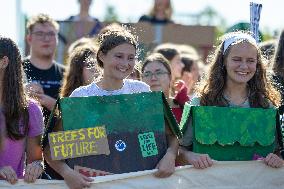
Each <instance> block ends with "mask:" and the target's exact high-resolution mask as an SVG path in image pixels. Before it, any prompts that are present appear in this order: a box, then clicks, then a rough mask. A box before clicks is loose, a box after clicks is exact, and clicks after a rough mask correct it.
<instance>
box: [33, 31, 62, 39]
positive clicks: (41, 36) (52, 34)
mask: <svg viewBox="0 0 284 189" xmlns="http://www.w3.org/2000/svg"><path fill="white" fill-rule="evenodd" d="M31 34H33V35H35V36H36V38H37V39H39V40H44V39H46V37H48V38H49V39H53V38H55V37H56V36H57V33H55V32H43V31H36V32H32V33H31Z"/></svg>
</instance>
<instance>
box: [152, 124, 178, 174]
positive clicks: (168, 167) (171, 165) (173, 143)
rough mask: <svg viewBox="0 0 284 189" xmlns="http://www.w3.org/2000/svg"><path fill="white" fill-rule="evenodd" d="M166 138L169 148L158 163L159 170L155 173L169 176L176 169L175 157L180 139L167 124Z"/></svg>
mask: <svg viewBox="0 0 284 189" xmlns="http://www.w3.org/2000/svg"><path fill="white" fill-rule="evenodd" d="M166 138H167V143H168V149H167V152H166V154H165V155H164V157H163V158H162V159H161V160H160V162H159V163H158V165H157V168H158V171H157V172H156V173H155V174H154V175H155V176H156V177H169V176H171V175H172V174H173V173H174V171H175V159H176V156H177V152H178V140H177V138H176V136H175V135H174V134H173V132H172V131H171V130H170V129H169V127H168V126H166Z"/></svg>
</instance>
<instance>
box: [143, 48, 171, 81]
mask: <svg viewBox="0 0 284 189" xmlns="http://www.w3.org/2000/svg"><path fill="white" fill-rule="evenodd" d="M152 62H158V63H160V64H162V65H163V66H164V67H165V68H166V70H167V71H168V72H169V76H170V78H171V75H172V72H171V67H170V65H169V61H168V60H167V59H166V58H165V57H164V56H163V55H161V54H159V53H153V54H150V55H149V56H148V57H146V59H145V60H144V63H143V65H142V68H141V71H142V73H143V72H144V69H145V67H146V66H147V65H148V64H149V63H152Z"/></svg>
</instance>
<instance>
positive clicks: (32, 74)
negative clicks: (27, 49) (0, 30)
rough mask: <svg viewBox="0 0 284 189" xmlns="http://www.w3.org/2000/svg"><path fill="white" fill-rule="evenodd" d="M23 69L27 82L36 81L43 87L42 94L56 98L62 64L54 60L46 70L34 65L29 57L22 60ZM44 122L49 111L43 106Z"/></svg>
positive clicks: (61, 73)
mask: <svg viewBox="0 0 284 189" xmlns="http://www.w3.org/2000/svg"><path fill="white" fill-rule="evenodd" d="M23 67H24V71H25V74H26V77H27V81H28V82H36V83H38V84H40V85H41V86H42V88H43V91H44V94H46V95H48V96H50V97H52V98H55V99H57V97H58V94H59V89H60V87H61V80H62V78H63V72H64V66H62V65H60V64H58V63H56V62H54V64H53V65H52V66H51V67H50V68H49V69H47V70H42V69H39V68H37V67H35V66H34V65H33V64H32V63H31V61H30V60H29V59H25V60H24V62H23ZM43 115H44V122H45V124H46V123H47V121H48V118H49V115H50V111H49V110H48V109H46V108H43Z"/></svg>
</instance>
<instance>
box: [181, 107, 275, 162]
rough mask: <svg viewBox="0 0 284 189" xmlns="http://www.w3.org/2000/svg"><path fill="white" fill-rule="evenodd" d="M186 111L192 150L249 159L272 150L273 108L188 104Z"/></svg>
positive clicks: (273, 134) (273, 130)
mask: <svg viewBox="0 0 284 189" xmlns="http://www.w3.org/2000/svg"><path fill="white" fill-rule="evenodd" d="M185 111H186V112H190V115H191V116H192V129H193V151H194V152H197V153H205V154H209V155H210V157H212V158H213V159H216V160H252V158H253V155H254V154H258V155H261V156H263V157H265V156H266V155H267V154H268V153H271V152H273V151H274V148H275V126H276V119H275V117H276V110H275V109H262V108H235V107H234V108H233V107H214V106H190V105H189V104H187V105H186V106H185ZM185 123H186V121H185V120H183V125H184V124H185Z"/></svg>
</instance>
